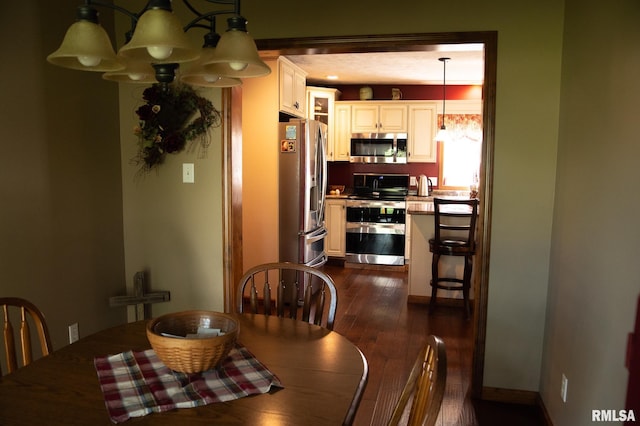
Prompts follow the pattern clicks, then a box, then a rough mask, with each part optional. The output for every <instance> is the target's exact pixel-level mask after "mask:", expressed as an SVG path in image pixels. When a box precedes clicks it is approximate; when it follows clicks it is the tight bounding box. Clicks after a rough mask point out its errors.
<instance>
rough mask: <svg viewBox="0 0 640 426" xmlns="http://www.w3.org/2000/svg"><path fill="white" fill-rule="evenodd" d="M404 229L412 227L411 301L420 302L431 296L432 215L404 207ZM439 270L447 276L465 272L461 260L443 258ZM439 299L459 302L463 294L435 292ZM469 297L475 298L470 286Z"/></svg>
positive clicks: (457, 257) (460, 275)
mask: <svg viewBox="0 0 640 426" xmlns="http://www.w3.org/2000/svg"><path fill="white" fill-rule="evenodd" d="M407 212H408V214H407V219H408V222H407V226H409V227H410V228H411V230H410V232H411V239H410V241H411V242H410V244H411V261H410V262H409V285H408V293H409V297H410V298H414V299H422V298H430V297H431V285H430V284H429V283H430V282H431V260H432V258H433V255H432V254H431V252H430V251H429V239H431V238H433V235H434V223H433V221H434V216H433V211H431V212H426V211H425V212H418V213H412V212H411V210H410V209H409V208H407ZM440 270H441V271H443V272H444V273H446V275H450V276H458V277H462V274H463V271H464V257H462V256H442V257H441V258H440ZM476 270H477V268H475V267H474V268H473V272H472V274H473V275H472V278H471V279H472V282H473V280H474V279H475V278H474V277H475V273H476ZM438 298H445V299H462V292H461V291H455V290H438ZM470 298H471V299H473V298H474V291H473V286H471V292H470Z"/></svg>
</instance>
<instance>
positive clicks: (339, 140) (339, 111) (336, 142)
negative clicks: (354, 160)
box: [329, 103, 351, 161]
mask: <svg viewBox="0 0 640 426" xmlns="http://www.w3.org/2000/svg"><path fill="white" fill-rule="evenodd" d="M350 150H351V105H349V104H344V103H336V105H335V112H334V128H333V145H332V146H330V147H329V151H330V152H331V159H330V161H349V151H350Z"/></svg>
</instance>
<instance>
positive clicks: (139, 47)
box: [119, 9, 200, 63]
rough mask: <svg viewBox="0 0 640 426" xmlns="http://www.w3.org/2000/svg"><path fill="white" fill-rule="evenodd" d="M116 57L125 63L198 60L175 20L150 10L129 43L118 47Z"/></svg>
mask: <svg viewBox="0 0 640 426" xmlns="http://www.w3.org/2000/svg"><path fill="white" fill-rule="evenodd" d="M119 54H120V55H122V56H123V57H125V58H127V59H132V60H135V61H148V62H154V63H180V62H188V61H193V60H195V59H198V57H199V56H200V53H199V49H198V48H196V47H194V46H193V45H192V44H191V42H190V41H189V38H188V37H187V34H186V33H185V32H184V30H183V29H182V24H181V23H180V20H179V19H178V17H177V16H176V15H174V13H173V12H171V11H169V10H163V9H150V10H147V11H146V12H144V13H143V14H142V16H141V17H140V20H139V21H138V24H137V25H136V29H135V31H134V33H133V37H131V41H129V42H128V43H127V44H125V45H124V46H122V48H121V49H120V52H119Z"/></svg>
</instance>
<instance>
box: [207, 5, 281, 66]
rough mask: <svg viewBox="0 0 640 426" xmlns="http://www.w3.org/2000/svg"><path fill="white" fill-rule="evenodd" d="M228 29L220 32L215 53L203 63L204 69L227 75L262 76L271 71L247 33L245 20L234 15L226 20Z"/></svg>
mask: <svg viewBox="0 0 640 426" xmlns="http://www.w3.org/2000/svg"><path fill="white" fill-rule="evenodd" d="M227 22H228V24H229V29H228V30H227V31H226V32H225V33H224V34H222V36H221V37H220V41H219V42H218V45H217V46H216V51H215V55H214V56H213V58H210V59H209V60H208V62H207V63H206V64H205V66H204V68H205V70H207V71H209V72H212V73H219V74H221V75H224V76H227V77H235V78H247V77H262V76H265V75H268V74H269V73H270V72H271V68H269V66H268V65H267V64H265V63H264V62H263V61H262V59H260V55H259V54H258V49H257V47H256V43H255V42H254V41H253V38H251V36H250V35H249V34H248V33H247V27H246V22H247V21H246V20H245V19H244V18H243V17H242V16H234V17H231V18H229V19H228V20H227Z"/></svg>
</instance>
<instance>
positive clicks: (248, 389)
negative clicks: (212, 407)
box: [94, 345, 283, 423]
mask: <svg viewBox="0 0 640 426" xmlns="http://www.w3.org/2000/svg"><path fill="white" fill-rule="evenodd" d="M94 365H95V367H96V372H97V373H98V381H99V382H100V388H101V389H102V393H103V395H104V400H105V405H106V406H107V411H108V412H109V417H111V421H112V422H114V423H121V422H124V421H126V420H128V419H129V418H131V417H140V416H145V415H147V414H150V413H159V412H163V411H169V410H173V409H175V408H190V407H198V406H201V405H207V404H211V403H213V402H222V401H230V400H233V399H238V398H242V397H244V396H248V395H254V394H259V393H265V392H268V391H269V390H270V389H271V386H276V387H283V386H282V384H281V383H280V380H279V379H278V378H277V377H276V376H275V375H274V374H273V373H271V372H270V371H269V370H268V369H267V368H266V367H265V366H264V365H263V364H262V363H261V362H260V361H258V360H257V359H256V358H255V357H254V356H253V354H252V353H251V352H249V351H248V350H247V349H246V348H245V347H244V346H241V345H236V347H235V348H233V349H231V352H230V353H229V357H228V358H227V359H226V360H225V361H223V364H222V366H221V367H220V368H218V369H214V370H209V371H205V372H203V373H197V374H184V373H177V372H175V371H172V370H170V369H169V368H168V367H166V366H165V365H164V364H163V363H162V361H160V359H159V358H158V356H157V355H156V353H155V352H154V351H153V349H149V350H146V351H142V352H133V351H128V352H123V353H120V354H117V355H110V356H104V357H97V358H95V359H94Z"/></svg>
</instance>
